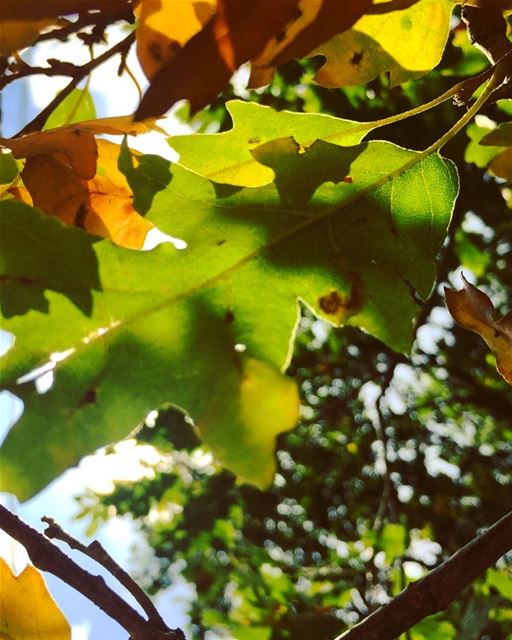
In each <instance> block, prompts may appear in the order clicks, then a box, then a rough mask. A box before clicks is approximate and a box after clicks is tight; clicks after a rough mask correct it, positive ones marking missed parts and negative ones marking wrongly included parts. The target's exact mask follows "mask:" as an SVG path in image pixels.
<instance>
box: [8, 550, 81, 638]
mask: <svg viewBox="0 0 512 640" xmlns="http://www.w3.org/2000/svg"><path fill="white" fill-rule="evenodd" d="M0 585H1V586H2V588H1V589H0V613H1V615H0V638H5V639H6V640H71V628H70V626H69V623H68V622H67V620H66V618H65V617H64V615H63V613H62V611H61V610H60V609H59V607H58V606H57V604H56V603H55V601H54V600H53V598H52V597H51V595H50V593H49V592H48V589H47V587H46V584H45V582H44V579H43V576H42V575H41V573H40V572H39V571H38V570H37V569H36V568H35V567H33V566H31V565H28V566H27V567H25V569H24V570H23V571H22V572H21V573H20V575H19V576H15V575H14V574H13V572H12V571H11V569H10V568H9V566H8V565H7V562H6V561H5V560H4V559H3V558H0Z"/></svg>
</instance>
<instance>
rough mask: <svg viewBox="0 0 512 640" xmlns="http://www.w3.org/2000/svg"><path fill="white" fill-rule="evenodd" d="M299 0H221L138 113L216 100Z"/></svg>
mask: <svg viewBox="0 0 512 640" xmlns="http://www.w3.org/2000/svg"><path fill="white" fill-rule="evenodd" d="M298 3H299V0H279V1H278V2H276V0H251V2H241V1H240V0H218V2H217V12H216V14H215V16H214V18H213V19H212V20H210V21H209V22H208V23H207V24H206V26H205V27H204V29H202V30H201V31H200V32H199V33H197V34H196V35H195V36H194V37H193V38H191V39H190V40H189V41H188V42H187V44H186V45H185V46H184V47H183V49H181V50H180V51H179V52H178V54H177V55H176V56H175V57H174V58H173V59H172V60H171V61H170V62H169V63H167V64H166V65H164V67H162V69H161V70H160V71H159V72H158V73H157V74H156V75H155V77H154V78H153V81H152V83H151V85H150V87H149V89H148V90H147V92H146V94H145V95H144V97H143V99H142V101H141V103H140V105H139V108H138V110H137V112H136V114H135V118H136V119H137V120H144V119H145V118H150V117H157V116H160V115H162V114H163V113H165V112H166V111H167V110H168V109H169V108H170V107H171V106H172V105H173V104H174V103H175V102H177V101H178V100H181V99H187V100H189V102H190V105H191V108H192V110H193V111H197V110H198V109H200V108H202V107H203V106H205V105H206V104H208V103H209V102H211V101H212V100H213V98H215V96H216V95H217V94H218V93H219V92H220V91H222V89H223V88H224V87H225V86H226V85H227V83H228V82H229V78H230V77H231V75H232V74H233V72H234V71H235V69H237V68H238V67H239V66H240V65H241V64H243V63H244V62H246V61H247V60H251V59H252V58H255V57H256V56H258V55H259V54H260V53H261V52H262V51H263V49H264V47H265V45H266V44H267V42H268V41H269V40H270V39H271V38H272V37H274V36H275V35H276V33H280V32H281V31H282V30H283V29H284V28H285V27H286V25H287V23H288V22H289V21H290V20H292V19H293V18H294V17H295V15H296V12H297V7H298Z"/></svg>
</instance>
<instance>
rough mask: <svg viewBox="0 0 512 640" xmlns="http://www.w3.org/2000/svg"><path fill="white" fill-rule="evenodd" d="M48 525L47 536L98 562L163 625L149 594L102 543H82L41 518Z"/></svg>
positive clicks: (47, 518) (152, 617)
mask: <svg viewBox="0 0 512 640" xmlns="http://www.w3.org/2000/svg"><path fill="white" fill-rule="evenodd" d="M41 520H42V521H43V522H45V523H46V524H47V525H48V526H47V528H46V529H45V531H44V534H45V536H46V537H47V538H55V539H57V540H62V542H65V543H66V544H67V545H68V546H69V547H70V548H71V549H76V550H77V551H80V552H81V553H83V554H84V555H85V556H87V557H89V558H92V559H93V560H94V561H95V562H97V563H98V564H100V565H101V566H102V567H105V569H106V570H107V571H108V572H109V573H110V574H112V575H113V576H114V578H116V580H117V581H118V582H119V583H120V584H122V585H123V587H124V588H125V589H126V590H127V591H128V592H129V593H131V595H132V596H133V597H134V598H135V600H136V601H137V602H138V603H139V604H140V606H141V607H142V608H143V610H144V611H145V613H146V615H147V616H148V618H149V619H150V620H154V621H155V622H156V623H157V624H158V625H160V626H164V625H165V623H164V621H163V619H162V617H161V616H160V614H159V613H158V611H157V609H156V607H155V605H154V604H153V603H152V602H151V600H150V598H149V596H148V595H147V594H146V593H145V592H144V591H143V590H142V589H141V588H140V587H139V585H138V584H137V583H136V582H135V580H133V579H132V577H131V576H130V575H129V574H128V573H127V572H126V571H125V570H124V569H123V568H122V567H120V566H119V565H118V564H117V562H116V561H115V560H114V558H112V556H111V555H110V554H109V553H107V551H106V550H105V548H104V547H103V545H102V544H101V543H100V542H98V541H97V540H93V542H91V543H90V544H88V545H85V544H83V543H82V542H80V540H77V539H76V538H74V537H73V536H72V535H70V534H69V533H67V532H66V531H64V529H62V527H61V526H60V525H59V524H58V523H57V522H55V520H54V519H53V518H49V517H47V516H44V517H42V518H41Z"/></svg>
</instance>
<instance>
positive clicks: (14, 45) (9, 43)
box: [0, 18, 53, 56]
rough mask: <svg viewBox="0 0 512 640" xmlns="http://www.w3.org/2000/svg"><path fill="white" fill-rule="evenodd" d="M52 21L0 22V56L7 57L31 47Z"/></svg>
mask: <svg viewBox="0 0 512 640" xmlns="http://www.w3.org/2000/svg"><path fill="white" fill-rule="evenodd" d="M51 24H53V20H49V19H45V18H42V19H39V20H0V55H1V56H8V55H9V54H11V53H13V52H14V51H19V50H20V49H24V48H25V47H28V46H29V45H31V44H32V43H33V42H34V41H35V40H36V38H37V36H38V35H39V33H40V32H41V30H42V29H44V28H45V27H47V26H49V25H51Z"/></svg>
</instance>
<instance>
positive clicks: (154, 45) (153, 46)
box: [148, 40, 163, 62]
mask: <svg viewBox="0 0 512 640" xmlns="http://www.w3.org/2000/svg"><path fill="white" fill-rule="evenodd" d="M148 53H149V55H150V56H151V57H152V58H153V60H155V62H162V61H163V56H162V46H161V44H160V43H159V42H157V41H156V40H153V41H152V42H150V44H149V46H148Z"/></svg>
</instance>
